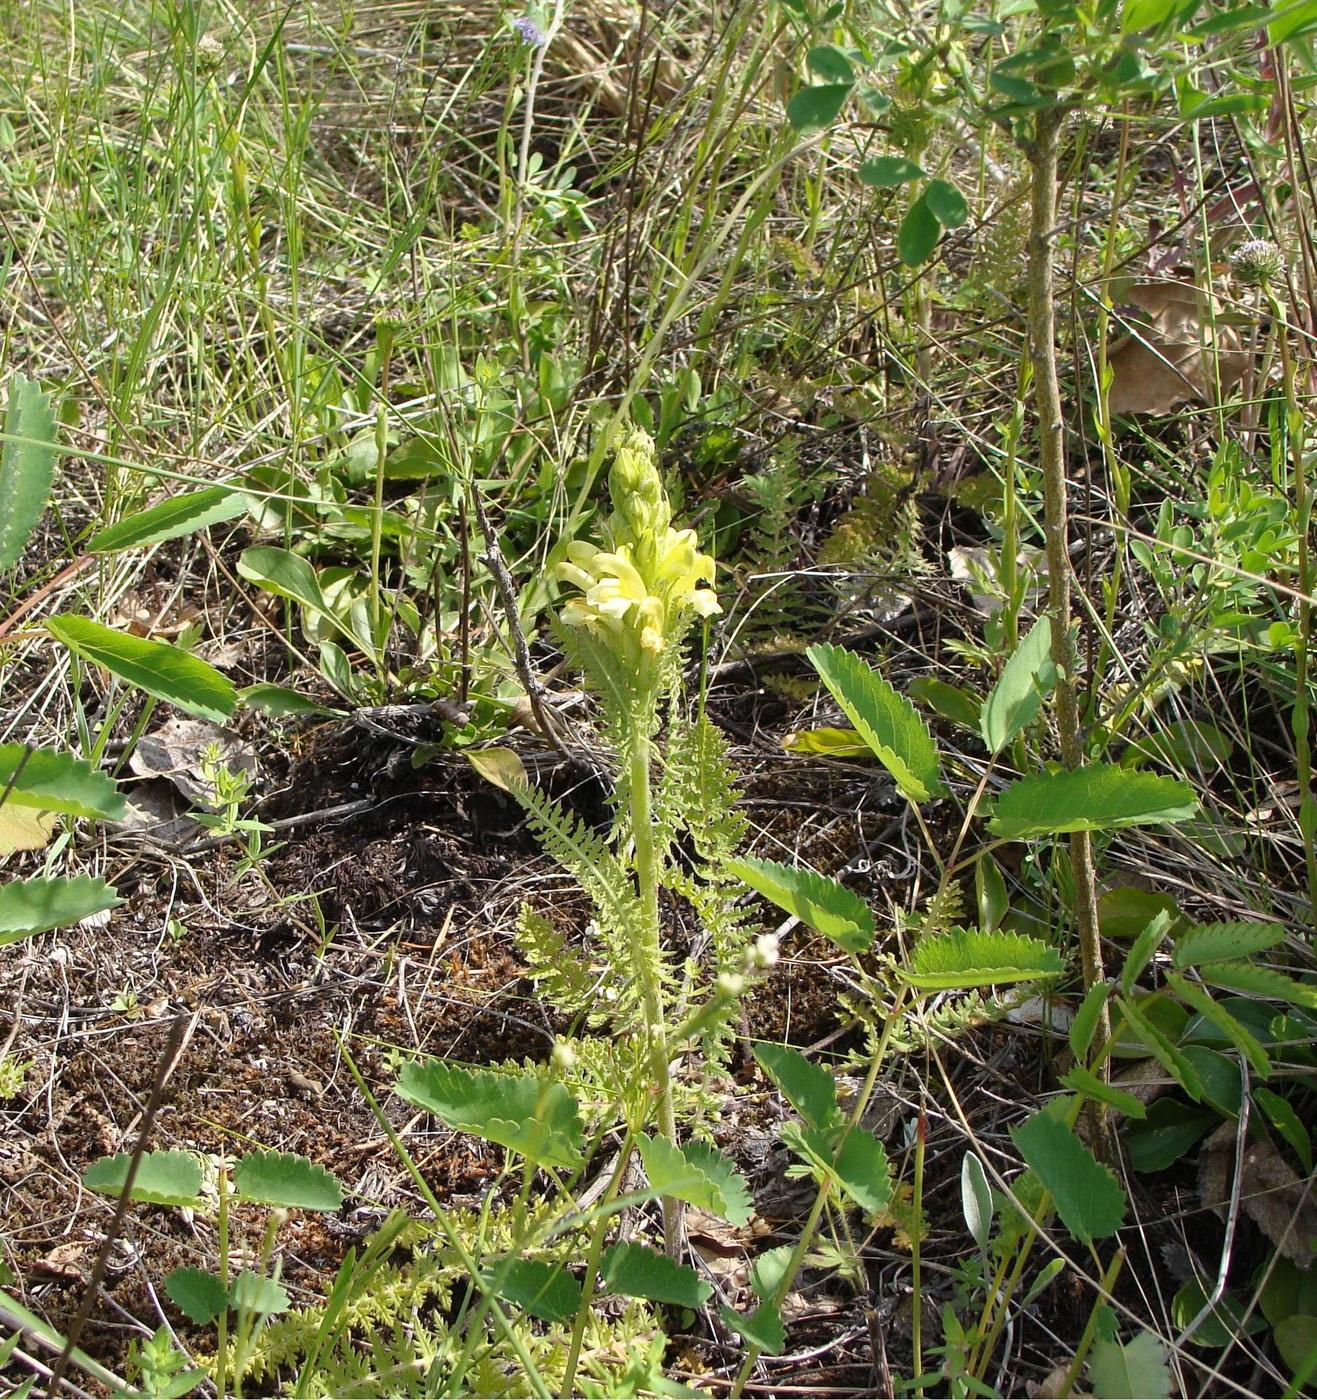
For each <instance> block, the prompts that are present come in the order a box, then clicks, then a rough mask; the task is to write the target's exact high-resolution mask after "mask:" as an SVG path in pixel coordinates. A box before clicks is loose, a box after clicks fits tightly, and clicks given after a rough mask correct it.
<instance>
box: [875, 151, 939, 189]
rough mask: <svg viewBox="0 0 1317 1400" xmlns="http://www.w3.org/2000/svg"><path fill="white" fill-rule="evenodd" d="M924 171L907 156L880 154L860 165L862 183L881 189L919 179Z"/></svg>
mask: <svg viewBox="0 0 1317 1400" xmlns="http://www.w3.org/2000/svg"><path fill="white" fill-rule="evenodd" d="M923 173H924V172H923V171H922V170H921V169H920V168H919V166H917V165H916V164H915V163H914V161H912V160H910V159H909V157H907V156H878V157H877V159H875V160H866V161H865V162H864V163H863V164H862V165H861V166H860V183H861V184H862V185H871V186H873V187H874V188H876V189H880V190H894V189H896V188H897V187H898V186H899V185H908V184H909V183H910V181H911V180H917V179H919V177H920V176H921V175H922V174H923Z"/></svg>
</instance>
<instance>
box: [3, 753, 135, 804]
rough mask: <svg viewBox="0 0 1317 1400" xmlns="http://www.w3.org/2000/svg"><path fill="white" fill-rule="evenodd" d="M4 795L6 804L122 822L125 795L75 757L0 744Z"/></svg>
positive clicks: (104, 775) (89, 765)
mask: <svg viewBox="0 0 1317 1400" xmlns="http://www.w3.org/2000/svg"><path fill="white" fill-rule="evenodd" d="M0 793H3V794H4V801H5V803H13V804H14V805H15V806H18V807H35V808H37V809H38V810H40V811H43V812H64V813H67V814H68V815H69V816H73V817H104V818H105V819H106V820H108V821H122V820H123V816H124V811H125V803H124V798H123V795H122V794H121V793H120V792H119V789H118V788H117V787H116V786H115V783H114V780H113V779H112V778H110V777H109V776H108V775H107V774H105V773H102V772H100V771H99V770H98V769H96V768H93V767H92V765H91V764H90V763H87V762H86V761H85V760H83V759H80V758H74V756H73V755H72V754H67V753H58V752H56V751H55V750H52V749H29V748H27V747H26V746H25V745H23V744H0Z"/></svg>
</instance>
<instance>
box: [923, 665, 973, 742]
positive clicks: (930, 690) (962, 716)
mask: <svg viewBox="0 0 1317 1400" xmlns="http://www.w3.org/2000/svg"><path fill="white" fill-rule="evenodd" d="M905 693H906V694H907V695H908V696H910V698H911V699H914V700H918V701H919V703H920V704H921V705H927V706H928V708H929V709H930V710H933V711H934V712H935V713H936V714H939V715H941V716H942V718H943V719H948V720H950V721H951V723H952V724H956V725H959V726H960V727H961V728H962V729H968V730H969V731H970V732H971V733H977V732H978V728H979V716H980V714H981V713H982V710H983V706H982V704H981V703H980V701H979V700H978V699H977V698H976V697H975V696H973V695H971V694H970V693H969V691H967V690H962V689H961V687H960V686H958V685H948V684H947V682H946V681H940V680H938V679H937V678H936V677H934V676H916V677H915V678H914V680H912V681H911V682H910V684H909V685H908V686H906V688H905Z"/></svg>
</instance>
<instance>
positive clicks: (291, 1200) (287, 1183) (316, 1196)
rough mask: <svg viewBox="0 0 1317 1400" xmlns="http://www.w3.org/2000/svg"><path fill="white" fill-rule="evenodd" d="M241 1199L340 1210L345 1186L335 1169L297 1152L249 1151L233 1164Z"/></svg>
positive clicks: (234, 1183) (284, 1205)
mask: <svg viewBox="0 0 1317 1400" xmlns="http://www.w3.org/2000/svg"><path fill="white" fill-rule="evenodd" d="M233 1185H234V1187H235V1189H236V1191H237V1193H238V1197H239V1199H240V1200H244V1201H255V1202H257V1203H258V1204H261V1205H267V1206H281V1207H285V1208H288V1209H296V1210H322V1211H334V1210H338V1209H339V1208H340V1207H341V1206H342V1204H343V1187H342V1185H341V1184H340V1183H339V1180H338V1178H337V1177H336V1176H335V1175H334V1174H333V1172H329V1171H326V1170H325V1168H324V1167H321V1166H317V1165H316V1164H315V1163H314V1162H311V1161H308V1160H307V1158H305V1157H301V1156H298V1155H297V1154H296V1153H293V1152H246V1153H244V1154H243V1155H242V1156H241V1157H240V1158H239V1159H238V1161H237V1162H236V1163H235V1164H234V1167H233Z"/></svg>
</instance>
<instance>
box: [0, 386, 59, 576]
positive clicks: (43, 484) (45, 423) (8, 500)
mask: <svg viewBox="0 0 1317 1400" xmlns="http://www.w3.org/2000/svg"><path fill="white" fill-rule="evenodd" d="M56 456H57V447H56V443H55V414H54V412H53V410H52V409H51V406H50V399H49V397H48V396H47V395H46V394H44V393H42V391H41V389H40V388H39V386H38V385H36V384H35V383H34V382H33V381H32V380H30V379H28V378H26V377H25V376H24V375H21V374H15V375H14V376H13V377H12V378H11V379H10V381H9V407H8V409H7V410H6V412H5V443H4V447H3V449H0V572H3V571H4V570H6V569H12V568H13V567H14V565H15V564H17V563H18V561H19V559H21V558H22V556H23V546H24V545H25V544H26V543H27V538H28V536H29V535H30V534H31V533H32V531H33V530H34V529H35V528H36V524H37V521H38V520H40V519H41V515H42V512H43V511H44V510H45V509H46V501H47V499H48V497H49V496H50V486H51V482H52V480H53V479H54V474H55V458H56Z"/></svg>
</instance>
